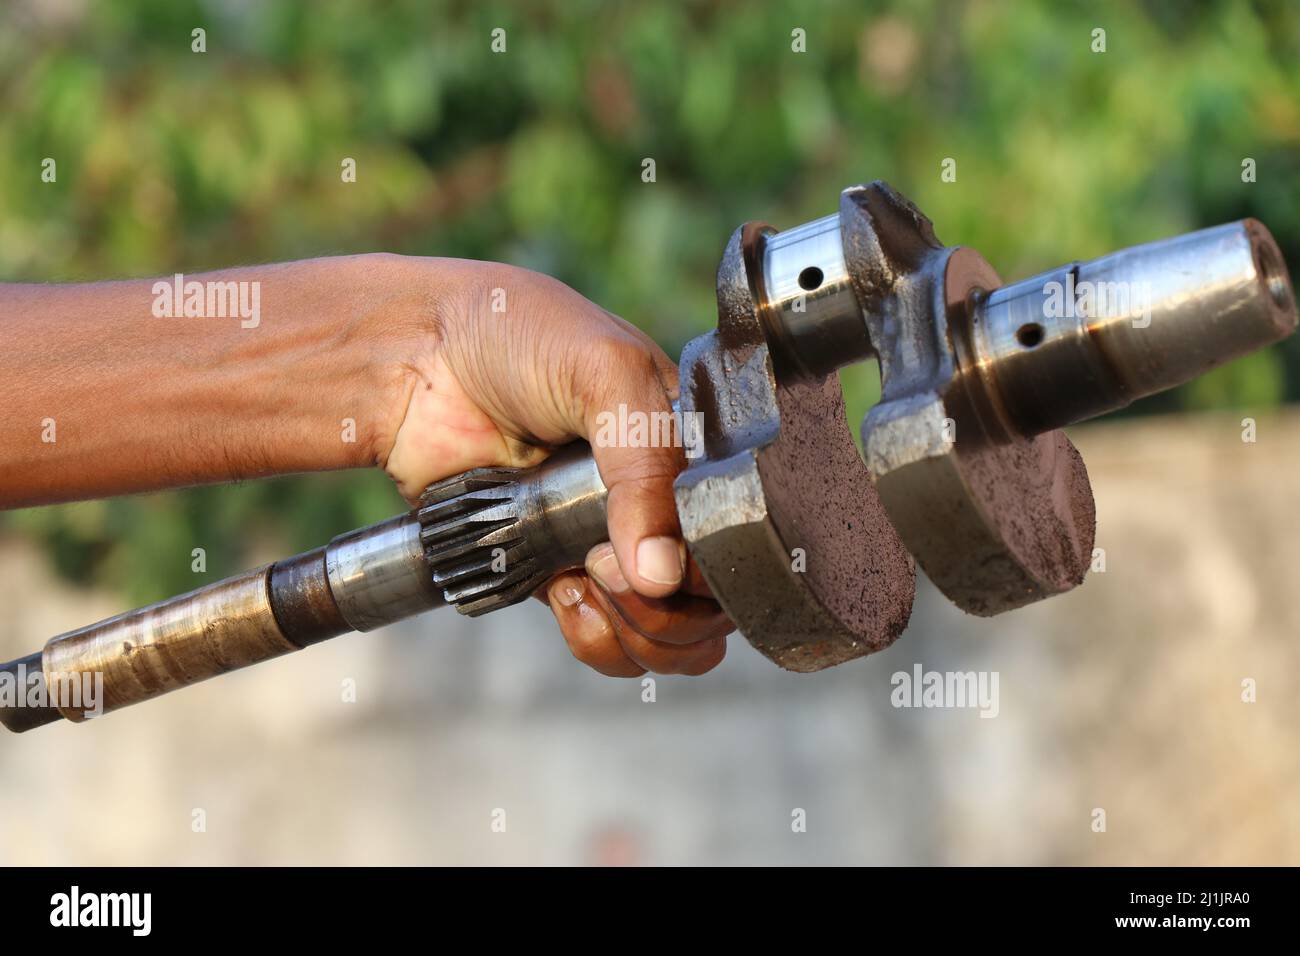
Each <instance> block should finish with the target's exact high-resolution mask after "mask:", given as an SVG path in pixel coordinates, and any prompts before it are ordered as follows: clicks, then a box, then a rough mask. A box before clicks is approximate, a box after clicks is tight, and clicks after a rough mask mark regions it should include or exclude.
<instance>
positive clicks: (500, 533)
mask: <svg viewBox="0 0 1300 956" xmlns="http://www.w3.org/2000/svg"><path fill="white" fill-rule="evenodd" d="M515 476H516V470H515V469H513V468H476V469H474V470H473V471H469V472H466V473H465V474H463V475H457V476H455V477H454V478H448V479H444V480H443V481H440V482H437V483H435V484H432V485H430V486H429V487H428V488H427V489H425V492H424V494H422V495H421V496H420V509H419V512H418V516H419V520H420V541H421V543H422V544H423V545H424V557H425V560H426V562H427V563H428V565H429V572H430V574H431V575H432V577H433V582H434V584H436V585H437V586H438V587H440V588H442V591H443V596H444V597H445V598H446V600H447V603H448V604H451V605H453V606H454V607H455V608H456V610H457V611H459V612H460V613H462V614H466V615H469V616H471V617H472V616H477V615H479V614H486V613H487V612H488V611H494V610H496V609H497V608H501V607H507V606H509V605H511V604H516V603H518V602H519V601H522V600H523V599H524V598H526V597H527V596H528V595H529V594H530V593H532V591H534V590H536V589H537V588H538V587H540V586H541V585H542V584H543V583H544V582H545V580H546V577H547V575H546V574H545V573H544V572H543V571H542V570H541V569H539V567H538V564H537V561H536V560H535V556H534V555H533V554H532V551H531V549H530V548H529V547H528V545H527V543H526V541H525V540H524V535H523V529H522V526H521V522H520V514H519V503H518V501H517V500H516V498H515V495H516V493H517V492H518V486H517V485H516V484H515Z"/></svg>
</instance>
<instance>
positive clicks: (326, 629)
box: [270, 547, 352, 647]
mask: <svg viewBox="0 0 1300 956" xmlns="http://www.w3.org/2000/svg"><path fill="white" fill-rule="evenodd" d="M270 587H271V608H272V610H273V611H274V612H275V619H276V621H277V622H278V623H279V625H280V631H281V633H283V634H284V636H285V637H287V638H288V639H289V640H290V641H292V642H293V643H294V644H296V645H298V646H299V647H306V646H307V645H308V644H317V643H319V642H321V641H324V640H328V639H329V638H331V637H338V636H339V635H340V634H344V633H346V632H347V631H350V630H352V628H351V627H350V626H349V625H348V622H347V621H346V620H344V618H343V614H342V612H341V611H339V606H338V603H337V602H336V601H335V600H334V593H333V592H332V591H331V590H330V582H329V574H328V572H327V571H326V567H325V548H323V547H322V548H316V549H314V550H312V551H306V552H304V553H302V554H295V555H294V556H293V557H291V558H285V559H284V560H282V561H277V562H275V564H273V565H271V584H270Z"/></svg>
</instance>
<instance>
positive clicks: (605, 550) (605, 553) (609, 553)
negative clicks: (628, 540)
mask: <svg viewBox="0 0 1300 956" xmlns="http://www.w3.org/2000/svg"><path fill="white" fill-rule="evenodd" d="M587 573H588V574H590V575H591V576H592V577H593V578H595V579H596V581H597V583H598V584H599V585H600V586H601V587H603V588H604V589H605V590H606V591H610V592H612V593H614V594H625V593H627V592H628V591H629V590H631V585H630V584H628V583H627V578H625V577H623V569H622V568H620V567H619V566H618V558H616V557H614V546H613V545H612V544H602V545H599V546H598V547H596V548H593V549H592V552H591V554H589V555H588V556H587Z"/></svg>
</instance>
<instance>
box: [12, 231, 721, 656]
mask: <svg viewBox="0 0 1300 956" xmlns="http://www.w3.org/2000/svg"><path fill="white" fill-rule="evenodd" d="M0 329H3V330H4V336H5V347H4V349H3V350H0V382H3V383H4V384H3V387H4V395H5V409H6V414H5V416H3V418H0V507H5V508H14V507H25V506H30V505H36V504H47V503H53V502H61V501H71V500H75V499H79V498H88V497H104V496H110V495H117V494H125V493H130V492H138V491H147V490H153V489H159V488H167V487H174V486H179V485H191V484H201V483H207V482H220V481H230V480H234V479H240V478H254V477H260V476H267V475H277V474H285V473H290V472H300V471H314V470H326V469H338V468H355V467H365V466H375V467H380V468H384V469H385V470H386V471H387V472H388V474H389V475H390V476H391V477H392V478H393V480H394V481H395V482H396V483H397V487H398V489H399V491H401V492H402V494H403V495H404V496H406V498H407V499H408V500H411V501H413V500H414V499H415V498H416V497H418V495H419V493H420V491H421V490H422V489H423V488H424V487H425V486H426V485H428V484H429V483H431V482H433V481H435V480H437V479H438V478H442V477H445V476H447V475H451V474H455V473H457V472H460V471H464V470H466V469H468V468H472V467H476V466H482V465H526V464H533V463H536V462H537V461H540V460H541V459H542V458H544V457H545V456H546V455H547V454H548V453H549V451H550V450H551V449H552V448H554V447H556V446H558V445H560V444H563V443H565V442H567V441H569V440H571V439H573V438H575V437H576V438H590V437H591V436H592V435H593V434H595V433H596V431H597V428H598V417H599V415H600V413H601V412H602V411H605V412H608V411H612V410H614V409H615V408H616V407H617V406H618V405H619V404H626V405H627V406H628V407H629V408H631V409H636V410H640V411H644V412H646V413H648V414H654V413H663V412H667V411H668V410H669V407H670V402H671V401H672V399H673V398H674V397H675V395H676V390H677V370H676V366H675V365H674V363H673V362H672V361H671V360H670V359H669V358H668V356H667V355H665V354H664V352H663V350H662V349H660V348H659V347H658V346H657V345H655V343H654V342H653V341H652V340H650V338H649V337H648V336H646V335H645V334H644V333H642V332H640V331H639V330H638V329H636V328H635V327H633V326H631V325H629V324H628V323H626V322H624V321H623V320H621V319H619V318H617V317H615V316H613V315H611V314H610V313H608V312H606V311H605V310H603V309H601V308H599V307H598V306H595V305H593V304H592V303H591V302H589V301H588V300H586V299H584V298H583V297H582V296H580V295H578V294H577V293H576V292H574V291H573V290H572V289H569V288H568V287H567V286H565V285H563V284H562V283H559V282H556V281H555V280H553V279H550V278H548V277H546V276H542V275H538V274H537V273H533V272H529V271H527V270H524V269H518V268H514V267H511V266H506V265H501V264H498V263H489V262H475V261H469V260H459V259H422V258H407V257H401V256H387V255H367V256H354V257H345V258H334V259H315V260H308V261H303V262H292V263H284V264H280V265H269V266H258V267H249V268H239V269H230V270H226V271H223V272H216V273H206V274H195V275H186V276H184V277H183V279H182V280H177V279H175V278H173V277H162V278H160V279H144V280H131V281H124V282H107V283H94V284H87V285H45V286H42V285H0ZM593 451H594V454H595V457H596V463H597V465H598V466H599V468H600V472H601V476H602V478H603V479H604V481H605V484H606V486H607V487H608V489H609V530H610V542H611V543H609V544H605V545H602V546H598V547H597V548H595V549H593V552H592V554H591V555H590V556H589V557H588V561H587V568H586V573H583V572H570V573H566V574H564V575H561V576H560V577H559V578H557V579H556V580H555V581H553V582H552V584H551V585H550V587H549V588H548V592H547V595H548V599H549V602H550V604H551V607H552V610H553V611H554V612H555V615H556V618H557V620H558V622H559V624H560V628H561V630H562V631H563V632H564V635H565V637H566V639H567V640H568V642H569V646H570V648H571V649H572V650H573V652H574V654H575V656H577V657H578V658H579V659H581V660H583V661H584V662H585V663H588V664H589V665H591V666H592V667H594V668H596V669H597V670H599V671H601V672H602V673H607V674H611V675H617V676H635V675H638V674H640V673H643V672H644V671H645V670H646V669H650V670H655V671H660V672H681V673H700V672H703V671H705V670H708V669H709V668H711V667H713V666H714V665H715V664H717V662H718V661H719V660H720V659H721V658H722V654H723V652H724V650H725V634H726V633H727V631H728V630H730V625H729V623H728V622H727V620H726V618H725V617H723V616H722V615H721V613H720V612H719V610H718V607H717V605H716V604H715V603H714V602H713V601H712V600H711V599H710V598H709V597H708V591H707V588H706V587H705V586H704V584H703V582H702V581H701V580H700V578H699V576H698V573H696V572H695V569H694V568H693V567H691V566H690V564H689V562H688V561H687V560H686V553H685V548H684V546H683V545H682V542H681V540H680V529H679V527H678V524H677V514H676V509H675V506H674V503H673V496H672V481H673V478H674V477H675V476H676V474H677V472H678V471H680V469H681V467H682V465H683V464H684V459H683V456H682V452H681V449H679V448H664V447H650V448H645V447H640V448H637V447H595V448H594V449H593Z"/></svg>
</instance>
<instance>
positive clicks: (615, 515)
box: [576, 339, 686, 597]
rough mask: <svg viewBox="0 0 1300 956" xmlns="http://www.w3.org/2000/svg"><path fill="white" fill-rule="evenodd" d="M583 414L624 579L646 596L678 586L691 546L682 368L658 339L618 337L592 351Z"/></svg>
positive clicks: (579, 391) (583, 391)
mask: <svg viewBox="0 0 1300 956" xmlns="http://www.w3.org/2000/svg"><path fill="white" fill-rule="evenodd" d="M590 357H591V358H594V359H595V360H594V361H588V362H587V363H585V366H584V368H585V371H584V372H583V373H581V374H582V375H583V376H584V377H587V378H588V379H589V381H588V382H587V383H585V385H586V387H579V388H578V389H576V392H577V394H579V395H586V396H588V398H587V400H586V401H585V402H584V403H583V406H584V407H583V408H582V409H581V415H582V419H583V424H584V429H585V434H586V437H587V440H588V442H590V444H591V449H592V454H593V456H594V457H595V459H596V466H597V468H599V469H600V476H601V479H602V480H603V481H604V482H605V487H606V488H608V489H609V499H608V506H609V540H610V542H611V543H612V544H613V545H614V554H615V556H616V557H617V559H618V564H619V568H620V570H621V571H622V573H623V578H624V579H625V581H626V582H627V584H628V585H630V587H631V589H632V590H634V591H636V592H637V593H638V594H642V595H645V596H646V597H665V596H667V595H669V594H672V593H673V592H674V591H676V590H677V589H678V587H680V586H681V583H682V578H683V575H684V572H685V568H686V546H685V544H684V543H683V541H682V538H681V526H680V525H679V524H678V521H677V504H676V501H675V499H674V497H673V479H674V478H676V477H677V474H678V473H679V472H680V471H681V470H682V468H683V467H685V464H686V458H685V455H684V453H683V450H682V435H681V428H680V423H679V422H678V421H677V418H676V415H675V414H674V413H673V411H672V397H673V396H674V395H675V394H676V391H677V369H676V367H675V366H674V365H673V364H672V361H671V360H670V359H669V358H668V356H667V355H665V354H664V353H663V351H662V350H661V349H659V347H658V346H657V345H654V344H653V343H651V342H641V341H639V340H636V339H632V340H618V339H616V340H615V341H614V343H613V344H612V346H611V347H610V348H607V349H603V350H601V353H599V354H597V355H594V356H590Z"/></svg>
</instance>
